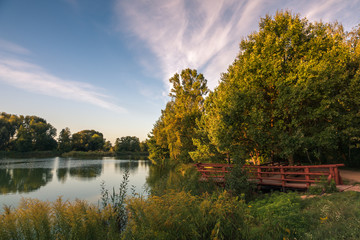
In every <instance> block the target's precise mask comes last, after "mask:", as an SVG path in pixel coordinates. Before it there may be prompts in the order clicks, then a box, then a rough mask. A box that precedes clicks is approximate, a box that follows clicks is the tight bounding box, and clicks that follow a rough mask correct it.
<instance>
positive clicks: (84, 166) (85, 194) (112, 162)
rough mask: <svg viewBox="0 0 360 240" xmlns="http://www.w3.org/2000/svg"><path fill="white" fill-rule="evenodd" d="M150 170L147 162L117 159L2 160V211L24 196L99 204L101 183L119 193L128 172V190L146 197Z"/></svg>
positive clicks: (14, 204)
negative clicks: (3, 207)
mask: <svg viewBox="0 0 360 240" xmlns="http://www.w3.org/2000/svg"><path fill="white" fill-rule="evenodd" d="M149 167H150V162H149V161H148V160H117V159H115V158H103V159H90V160H89V159H86V160H83V159H75V158H60V157H56V158H46V159H0V209H1V208H2V206H3V204H6V205H11V206H17V205H18V203H19V202H20V199H21V198H22V197H24V198H38V199H40V200H49V201H54V200H56V199H57V198H58V196H62V197H63V199H64V200H65V199H67V200H75V199H82V200H87V201H89V202H91V203H95V204H97V203H98V200H99V199H100V193H101V191H100V189H101V188H100V184H101V182H102V181H105V184H106V188H107V189H109V190H112V188H113V187H115V190H118V187H119V184H120V182H121V180H122V177H123V174H124V172H125V169H129V171H130V178H129V189H130V187H131V186H132V185H133V186H135V189H136V192H137V193H140V194H144V191H145V189H146V177H147V176H148V174H149ZM129 192H130V190H129Z"/></svg>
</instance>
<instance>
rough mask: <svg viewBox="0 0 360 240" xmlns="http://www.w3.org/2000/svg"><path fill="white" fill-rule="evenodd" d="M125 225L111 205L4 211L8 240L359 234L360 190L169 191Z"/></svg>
mask: <svg viewBox="0 0 360 240" xmlns="http://www.w3.org/2000/svg"><path fill="white" fill-rule="evenodd" d="M127 211H128V220H127V221H128V222H127V226H126V228H125V229H124V230H123V231H120V227H119V226H118V224H117V218H116V214H115V213H116V211H115V209H114V208H113V207H112V206H111V205H107V206H106V207H105V208H102V209H100V208H99V207H97V206H93V205H89V204H87V203H86V202H83V201H76V202H73V203H69V202H64V201H61V200H58V201H56V202H54V203H49V202H41V201H38V200H24V201H23V203H22V204H21V205H20V207H19V208H17V209H5V211H4V213H2V214H1V215H0V239H121V238H122V239H359V238H360V229H359V227H358V226H359V224H360V193H356V192H344V193H333V194H331V195H328V196H321V197H315V198H311V199H301V198H300V196H299V194H297V193H274V194H268V195H263V196H261V197H260V198H258V199H256V200H253V201H250V202H246V201H245V200H244V199H242V198H241V197H234V196H232V195H230V194H228V193H227V192H226V191H224V192H218V193H216V194H211V195H210V194H204V195H202V196H194V195H192V194H191V193H189V192H185V191H180V192H175V191H169V192H168V193H166V194H164V195H162V196H150V197H148V198H146V199H145V198H141V197H131V198H129V199H128V200H127Z"/></svg>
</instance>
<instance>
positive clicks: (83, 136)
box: [72, 130, 105, 151]
mask: <svg viewBox="0 0 360 240" xmlns="http://www.w3.org/2000/svg"><path fill="white" fill-rule="evenodd" d="M104 144H105V140H104V137H103V134H102V133H100V132H97V131H95V130H82V131H80V132H77V133H74V134H73V135H72V145H73V150H75V151H99V150H102V149H103V147H104Z"/></svg>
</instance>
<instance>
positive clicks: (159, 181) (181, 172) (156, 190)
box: [146, 164, 218, 196]
mask: <svg viewBox="0 0 360 240" xmlns="http://www.w3.org/2000/svg"><path fill="white" fill-rule="evenodd" d="M199 177H200V175H199V173H198V171H197V170H196V169H195V167H194V166H193V165H192V164H177V165H170V164H169V165H166V166H164V167H162V168H160V167H158V166H157V165H155V166H154V165H152V166H150V171H149V176H148V177H147V179H146V182H147V184H148V185H149V187H150V193H151V194H152V195H155V196H161V195H163V194H165V193H166V191H169V190H173V191H186V192H191V193H192V194H193V195H202V194H203V193H205V192H208V193H213V192H216V191H218V186H216V184H215V183H213V182H203V181H199Z"/></svg>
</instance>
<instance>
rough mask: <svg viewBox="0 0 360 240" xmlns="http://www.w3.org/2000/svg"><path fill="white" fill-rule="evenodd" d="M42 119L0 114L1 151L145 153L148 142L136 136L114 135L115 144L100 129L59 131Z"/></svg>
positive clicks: (67, 129)
mask: <svg viewBox="0 0 360 240" xmlns="http://www.w3.org/2000/svg"><path fill="white" fill-rule="evenodd" d="M55 137H56V129H55V128H54V127H53V126H52V125H51V124H50V123H48V122H47V121H46V120H45V119H43V118H40V117H37V116H22V115H20V116H17V115H14V114H8V113H5V112H2V113H1V114H0V151H13V152H23V153H24V152H34V151H58V152H59V153H66V152H70V151H77V152H79V151H82V152H90V151H93V152H94V151H104V152H114V153H138V152H147V150H148V147H147V142H146V141H143V142H140V140H139V138H137V137H135V136H126V137H121V138H117V139H116V141H115V144H114V146H112V144H111V142H110V141H107V140H106V139H105V138H104V136H103V134H102V133H101V132H98V131H95V130H82V131H80V132H77V133H74V134H71V132H70V129H69V128H64V129H62V130H61V131H60V134H59V137H58V139H55Z"/></svg>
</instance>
